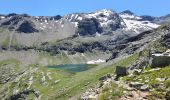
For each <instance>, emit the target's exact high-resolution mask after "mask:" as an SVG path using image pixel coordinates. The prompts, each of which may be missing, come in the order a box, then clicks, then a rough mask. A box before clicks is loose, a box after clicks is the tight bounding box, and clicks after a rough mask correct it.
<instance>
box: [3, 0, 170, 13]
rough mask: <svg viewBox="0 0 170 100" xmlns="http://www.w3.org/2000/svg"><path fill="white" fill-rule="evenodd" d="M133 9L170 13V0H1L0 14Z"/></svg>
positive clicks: (138, 11)
mask: <svg viewBox="0 0 170 100" xmlns="http://www.w3.org/2000/svg"><path fill="white" fill-rule="evenodd" d="M104 8H106V9H112V10H115V11H117V12H121V11H124V10H127V9H129V10H131V11H132V12H134V13H136V14H137V15H153V16H162V15H166V14H170V0H0V14H8V13H12V12H14V13H27V14H30V15H46V16H52V15H58V14H60V15H65V14H69V13H76V12H93V11H96V10H100V9H104Z"/></svg>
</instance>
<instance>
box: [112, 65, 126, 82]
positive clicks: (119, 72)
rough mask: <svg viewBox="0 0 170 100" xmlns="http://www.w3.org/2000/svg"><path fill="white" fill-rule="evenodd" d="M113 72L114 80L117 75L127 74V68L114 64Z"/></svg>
mask: <svg viewBox="0 0 170 100" xmlns="http://www.w3.org/2000/svg"><path fill="white" fill-rule="evenodd" d="M115 74H116V78H115V80H118V78H119V77H121V76H125V75H127V68H126V67H122V66H116V71H115Z"/></svg>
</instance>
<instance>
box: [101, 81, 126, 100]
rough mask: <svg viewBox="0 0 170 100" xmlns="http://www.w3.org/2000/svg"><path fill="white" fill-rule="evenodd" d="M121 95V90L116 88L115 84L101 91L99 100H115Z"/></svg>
mask: <svg viewBox="0 0 170 100" xmlns="http://www.w3.org/2000/svg"><path fill="white" fill-rule="evenodd" d="M121 95H123V88H118V86H117V85H116V84H115V83H112V84H111V86H108V87H105V88H104V89H103V91H102V94H101V95H100V96H99V100H117V99H118V98H119V97H120V96H121Z"/></svg>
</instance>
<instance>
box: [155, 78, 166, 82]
mask: <svg viewBox="0 0 170 100" xmlns="http://www.w3.org/2000/svg"><path fill="white" fill-rule="evenodd" d="M155 80H157V81H160V82H164V81H165V78H156V79H155Z"/></svg>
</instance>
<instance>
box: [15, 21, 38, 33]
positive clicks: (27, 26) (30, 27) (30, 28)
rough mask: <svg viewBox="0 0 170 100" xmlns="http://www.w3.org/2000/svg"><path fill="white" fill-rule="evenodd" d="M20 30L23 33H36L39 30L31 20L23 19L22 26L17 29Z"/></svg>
mask: <svg viewBox="0 0 170 100" xmlns="http://www.w3.org/2000/svg"><path fill="white" fill-rule="evenodd" d="M16 31H18V32H23V33H34V32H39V31H38V30H37V29H36V28H35V25H34V23H33V22H31V21H23V22H22V23H21V24H20V26H19V27H18V28H17V29H16Z"/></svg>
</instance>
